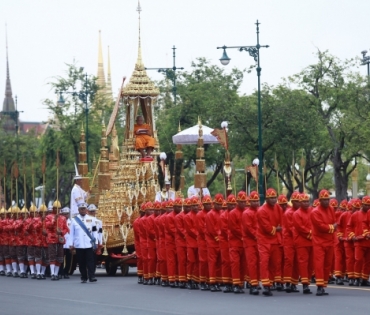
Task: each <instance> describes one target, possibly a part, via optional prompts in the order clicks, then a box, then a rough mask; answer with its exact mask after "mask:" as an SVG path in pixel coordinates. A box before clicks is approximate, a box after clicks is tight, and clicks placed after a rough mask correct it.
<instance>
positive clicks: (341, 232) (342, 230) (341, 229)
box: [337, 211, 355, 279]
mask: <svg viewBox="0 0 370 315" xmlns="http://www.w3.org/2000/svg"><path fill="white" fill-rule="evenodd" d="M351 215H352V211H346V212H343V213H342V215H341V216H340V218H339V223H338V231H337V235H338V237H340V238H342V239H343V242H344V250H345V254H346V269H347V276H348V279H354V278H355V246H354V244H353V242H351V241H349V240H348V239H347V224H348V221H349V218H350V217H351Z"/></svg>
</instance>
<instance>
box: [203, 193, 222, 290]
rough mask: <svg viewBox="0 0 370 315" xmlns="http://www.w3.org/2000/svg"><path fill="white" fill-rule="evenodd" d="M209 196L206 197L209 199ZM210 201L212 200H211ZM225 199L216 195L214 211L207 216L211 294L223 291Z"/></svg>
mask: <svg viewBox="0 0 370 315" xmlns="http://www.w3.org/2000/svg"><path fill="white" fill-rule="evenodd" d="M207 197H209V196H206V197H205V198H207ZM209 199H210V198H209ZM223 201H224V197H223V196H222V195H221V194H216V195H215V198H214V200H213V209H212V210H211V211H209V212H208V213H207V215H206V220H205V223H206V233H205V234H206V243H207V247H208V271H209V284H210V290H211V292H217V291H221V288H220V283H221V280H222V278H221V252H220V244H219V242H220V239H219V235H220V220H221V218H220V215H221V209H222V203H223Z"/></svg>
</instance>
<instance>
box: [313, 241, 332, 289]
mask: <svg viewBox="0 0 370 315" xmlns="http://www.w3.org/2000/svg"><path fill="white" fill-rule="evenodd" d="M313 255H314V257H315V259H314V267H315V277H316V285H317V286H318V287H319V286H323V287H326V286H327V285H328V280H329V276H330V272H331V264H332V261H333V256H334V247H333V246H320V245H313Z"/></svg>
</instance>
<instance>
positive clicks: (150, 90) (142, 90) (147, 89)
mask: <svg viewBox="0 0 370 315" xmlns="http://www.w3.org/2000/svg"><path fill="white" fill-rule="evenodd" d="M137 12H139V47H138V54H137V60H136V64H135V70H134V71H133V73H132V75H131V78H130V81H129V83H128V84H127V85H126V86H125V87H124V88H123V91H122V92H123V95H130V96H139V95H140V96H157V95H158V94H159V89H158V88H157V87H156V86H155V85H154V83H153V82H152V81H151V80H150V78H149V77H148V75H147V73H146V71H145V67H144V63H143V60H142V57H141V29H140V12H141V6H140V1H139V2H138V7H137Z"/></svg>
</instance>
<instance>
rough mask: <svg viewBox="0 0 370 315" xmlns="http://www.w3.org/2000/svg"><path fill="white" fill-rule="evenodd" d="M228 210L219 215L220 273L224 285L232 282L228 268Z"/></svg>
mask: <svg viewBox="0 0 370 315" xmlns="http://www.w3.org/2000/svg"><path fill="white" fill-rule="evenodd" d="M229 213H230V212H229V211H228V210H225V211H224V212H222V213H221V215H220V234H219V240H220V241H219V243H220V252H221V275H222V282H223V283H224V284H225V285H229V284H232V279H231V268H230V253H229V237H228V230H229V227H228V221H229Z"/></svg>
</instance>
